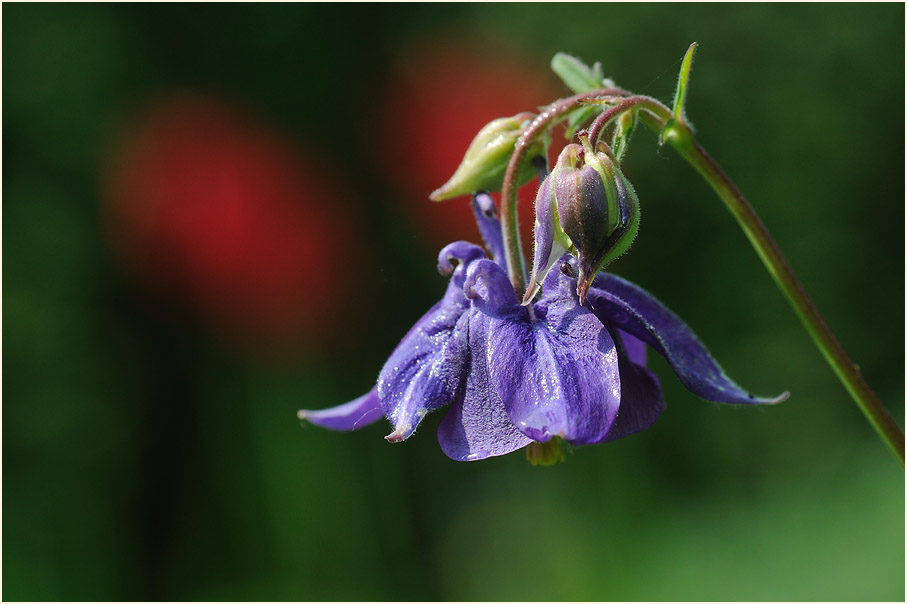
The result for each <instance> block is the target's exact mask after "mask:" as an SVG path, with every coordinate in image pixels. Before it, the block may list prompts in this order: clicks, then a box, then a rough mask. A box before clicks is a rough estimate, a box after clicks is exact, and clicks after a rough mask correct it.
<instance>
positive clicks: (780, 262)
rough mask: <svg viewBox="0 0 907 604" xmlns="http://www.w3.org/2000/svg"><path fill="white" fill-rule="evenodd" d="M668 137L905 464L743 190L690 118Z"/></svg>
mask: <svg viewBox="0 0 907 604" xmlns="http://www.w3.org/2000/svg"><path fill="white" fill-rule="evenodd" d="M664 141H665V142H667V143H670V144H671V146H672V147H674V149H676V150H677V152H678V153H679V154H680V156H681V157H683V158H684V159H685V160H686V161H687V162H689V163H690V165H692V166H693V167H694V168H695V169H696V171H697V172H699V174H700V175H701V176H702V177H703V178H704V179H705V180H706V182H708V183H709V185H711V187H712V189H714V190H715V192H716V193H717V194H718V197H720V198H721V201H723V202H724V205H725V206H727V208H728V210H730V211H731V214H733V215H734V218H735V219H736V220H737V223H738V224H739V225H740V227H741V228H742V229H743V232H744V233H745V234H746V236H747V238H748V239H749V240H750V243H751V244H752V245H753V248H755V250H756V253H757V254H759V257H760V258H761V259H762V263H763V264H765V267H766V268H767V269H768V272H769V273H770V274H771V276H772V278H773V279H774V280H775V283H776V284H777V285H778V287H779V288H780V289H781V291H782V292H783V293H784V295H785V297H787V300H788V302H790V304H791V306H792V307H793V309H794V311H795V312H796V313H797V316H798V317H799V318H800V321H801V322H802V323H803V325H804V327H806V330H807V331H808V332H809V335H810V337H812V339H813V341H814V342H815V343H816V346H818V347H819V350H820V351H821V352H822V355H823V356H824V357H825V360H826V361H827V362H828V364H829V365H831V368H832V369H833V370H834V372H835V373H836V374H837V375H838V379H840V380H841V382H842V383H843V384H844V387H845V388H846V389H847V391H848V392H849V393H850V396H851V397H853V400H854V401H855V402H856V404H857V406H858V407H859V408H860V410H861V411H862V412H863V414H864V415H865V416H866V419H868V420H869V423H870V424H871V425H872V427H873V428H875V430H876V432H878V434H879V436H880V437H881V438H882V440H883V441H885V443H886V444H887V445H888V446H889V447H890V448H891V450H892V452H893V453H894V454H895V456H897V458H898V460H899V461H900V462H901V464H902V465H903V464H904V433H903V432H902V431H901V429H900V427H898V425H897V423H895V421H894V419H893V418H892V417H891V414H889V413H888V410H887V409H885V407H884V406H883V405H882V403H881V401H880V400H879V398H878V397H877V396H876V394H875V393H874V392H873V391H872V389H871V388H870V387H869V384H867V383H866V380H865V379H864V378H863V375H862V374H861V373H860V370H859V369H858V368H857V366H856V364H855V363H854V362H853V361H852V360H851V359H850V357H849V356H848V355H847V352H845V350H844V347H843V346H841V343H840V342H839V341H838V339H837V338H836V337H835V334H834V332H832V330H831V328H830V327H829V326H828V324H827V323H826V322H825V319H823V318H822V315H821V314H820V313H819V310H818V309H817V308H816V305H815V304H814V303H813V301H812V300H811V299H810V297H809V294H807V293H806V290H805V289H804V288H803V285H802V284H801V283H800V281H799V279H797V277H796V275H795V274H794V271H793V269H792V268H791V267H790V265H789V264H788V263H787V260H786V259H785V258H784V255H783V254H782V253H781V250H780V249H779V248H778V245H777V244H776V243H775V241H774V240H773V239H772V236H771V235H770V234H769V233H768V230H767V229H766V228H765V225H764V224H763V223H762V221H761V220H760V219H759V216H758V215H757V214H756V212H755V210H753V208H752V206H750V204H749V202H748V201H747V200H746V198H745V197H744V196H743V193H742V192H741V191H740V189H738V188H737V186H736V185H735V184H734V182H733V181H732V180H731V179H730V177H728V175H727V174H725V173H724V171H723V170H722V169H721V168H720V167H719V166H718V164H716V163H715V161H714V160H713V159H712V158H711V156H709V154H708V153H707V152H706V150H705V149H703V148H702V145H700V144H699V143H698V142H697V141H696V139H695V138H693V134H692V132H690V129H689V128H688V127H687V126H686V125H685V124H683V123H677V122H676V121H675V122H674V123H673V124H671V125H670V127H669V128H668V129H667V131H665V132H664Z"/></svg>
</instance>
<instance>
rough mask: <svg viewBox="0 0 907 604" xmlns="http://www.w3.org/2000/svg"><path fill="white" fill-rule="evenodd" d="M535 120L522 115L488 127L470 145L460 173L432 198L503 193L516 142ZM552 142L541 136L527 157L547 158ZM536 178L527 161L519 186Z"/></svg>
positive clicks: (459, 169) (523, 167)
mask: <svg viewBox="0 0 907 604" xmlns="http://www.w3.org/2000/svg"><path fill="white" fill-rule="evenodd" d="M534 118H535V115H533V114H532V113H519V114H517V115H515V116H513V117H503V118H499V119H496V120H493V121H491V122H490V123H488V124H487V125H486V126H485V127H484V128H482V129H481V130H480V131H479V133H478V134H477V135H476V137H475V138H474V139H473V140H472V143H470V145H469V148H468V149H467V150H466V155H464V156H463V161H462V162H461V163H460V166H459V167H458V168H457V171H456V172H454V175H453V176H452V177H451V178H450V180H448V181H447V182H446V183H445V184H444V186H442V187H441V188H440V189H437V190H436V191H434V192H433V193H432V194H431V196H430V197H431V199H432V200H433V201H442V200H444V199H451V198H453V197H459V196H460V195H469V194H472V193H475V192H477V191H499V190H500V189H501V186H502V184H503V182H504V174H505V173H506V171H507V164H508V163H509V162H510V156H511V155H513V151H514V147H515V146H516V141H517V139H519V137H520V135H521V134H523V131H524V130H525V129H526V127H528V126H529V124H531V123H532V120H533V119H534ZM549 141H550V136H549V135H548V134H546V135H544V136H540V137H539V138H537V139H536V140H534V141H533V142H532V144H531V145H530V146H529V148H528V149H527V152H526V155H525V157H526V158H532V157H534V156H536V155H545V154H546V152H547V151H546V150H547V148H548V143H549ZM533 176H535V170H534V168H533V166H532V165H531V164H530V163H529V162H528V161H524V162H523V164H522V165H521V166H520V170H519V172H518V174H517V186H519V185H522V184H525V183H527V182H529V180H531V179H532V177H533Z"/></svg>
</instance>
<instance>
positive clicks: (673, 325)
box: [586, 273, 788, 404]
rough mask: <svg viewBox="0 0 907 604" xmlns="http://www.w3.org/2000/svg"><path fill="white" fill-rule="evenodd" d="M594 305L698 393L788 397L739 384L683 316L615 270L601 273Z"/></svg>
mask: <svg viewBox="0 0 907 604" xmlns="http://www.w3.org/2000/svg"><path fill="white" fill-rule="evenodd" d="M586 300H587V303H588V305H589V307H590V308H591V309H592V310H593V311H594V312H595V314H596V315H597V316H598V317H599V318H600V319H601V320H602V322H603V323H605V324H606V325H608V326H609V327H610V326H614V327H619V328H620V329H622V330H624V331H626V332H628V333H630V334H631V335H633V336H635V337H637V338H639V339H640V340H642V341H643V342H645V343H646V344H648V345H649V346H651V347H652V348H654V349H655V350H656V351H657V352H658V353H659V354H661V355H662V356H663V357H664V358H665V359H666V360H667V361H668V363H669V364H670V365H671V367H672V368H673V369H674V372H675V373H676V374H677V378H678V379H679V380H680V382H681V383H682V384H683V385H684V386H685V387H686V388H687V389H688V390H690V391H691V392H693V393H694V394H696V395H698V396H700V397H702V398H704V399H708V400H710V401H716V402H719V403H735V404H769V403H778V402H781V401H783V400H784V399H786V398H787V396H788V393H784V394H782V395H781V396H778V397H775V398H762V397H757V396H754V395H752V394H750V393H749V392H747V391H745V390H743V389H742V388H740V386H738V385H737V384H735V383H734V382H733V381H732V380H731V379H730V378H729V377H728V376H727V375H725V373H724V371H722V369H721V367H720V366H719V365H718V363H717V362H716V361H715V359H713V358H712V357H711V355H710V354H709V352H708V351H707V350H706V348H705V346H703V344H702V342H700V341H699V338H697V337H696V335H695V334H694V333H693V332H692V331H691V330H690V328H689V327H687V326H686V325H685V324H684V323H683V321H681V320H680V319H679V318H677V316H676V315H674V313H672V312H671V311H670V310H668V309H667V308H666V307H665V306H664V305H663V304H661V302H659V301H658V300H656V299H655V298H654V297H653V296H652V295H651V294H649V293H648V292H646V291H644V290H643V289H641V288H639V287H638V286H636V285H633V284H632V283H630V282H628V281H625V280H623V279H621V278H620V277H617V276H615V275H611V274H609V273H600V274H599V275H598V277H596V279H595V281H594V285H593V287H591V288H589V293H588V296H587V298H586Z"/></svg>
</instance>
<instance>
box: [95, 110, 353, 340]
mask: <svg viewBox="0 0 907 604" xmlns="http://www.w3.org/2000/svg"><path fill="white" fill-rule="evenodd" d="M105 176H106V182H105V186H106V193H107V204H106V209H107V223H108V227H109V228H108V231H109V236H110V239H111V242H112V244H113V247H114V249H115V252H116V253H117V255H118V256H119V258H120V259H121V260H122V262H123V263H124V266H125V267H126V269H127V270H128V271H129V272H130V273H133V274H134V275H135V276H136V277H137V278H138V279H139V280H140V281H141V282H142V283H143V284H144V285H146V286H148V287H150V288H151V289H152V290H153V291H154V292H156V293H158V294H160V295H163V296H166V297H168V298H170V299H175V300H177V301H180V302H188V303H189V304H190V305H191V306H192V307H193V308H194V309H195V310H196V311H197V312H198V313H199V314H201V315H202V316H203V317H204V318H205V319H206V320H208V321H209V322H210V323H212V324H213V325H214V326H215V327H216V328H217V329H218V331H220V332H221V333H226V335H228V336H230V337H231V338H239V339H240V340H241V341H242V343H244V344H253V345H264V346H266V347H269V348H271V347H274V346H277V347H280V348H285V347H287V346H289V347H292V348H298V347H299V346H300V345H303V347H307V345H311V344H312V343H313V341H320V340H323V339H325V338H324V336H326V335H327V334H326V330H327V329H328V326H329V325H330V324H331V321H330V319H331V318H333V317H334V316H335V314H336V313H337V309H336V307H335V305H334V304H333V302H334V301H335V300H336V298H337V297H338V296H342V295H343V293H344V290H343V288H344V287H346V280H344V279H338V278H337V275H336V272H335V267H337V266H344V265H347V264H346V260H345V259H344V258H345V257H346V256H345V255H346V254H351V253H352V250H350V249H349V246H347V245H343V246H340V245H336V243H337V242H336V241H334V240H333V239H332V235H331V233H333V232H335V231H337V232H339V233H340V234H339V235H338V236H340V237H342V238H343V240H345V241H347V242H349V241H356V240H358V238H356V237H354V235H353V234H351V233H349V232H348V231H349V230H350V228H351V226H352V225H351V220H350V218H351V217H350V216H349V215H348V213H346V212H345V211H344V204H343V203H341V202H340V199H339V198H340V197H341V194H340V192H339V191H338V190H337V188H336V186H335V184H334V183H336V182H337V180H336V179H334V178H332V177H331V176H330V175H329V172H327V171H326V170H325V167H324V166H321V165H316V164H315V162H314V160H313V157H312V154H307V153H304V152H300V151H298V150H296V149H294V148H292V147H291V146H290V145H289V144H288V143H286V142H284V141H282V140H281V139H280V137H278V136H277V135H275V134H274V133H272V132H269V131H268V130H267V129H266V128H264V127H262V126H261V125H259V124H256V123H254V122H253V121H252V120H250V119H249V118H248V116H245V115H244V114H242V113H241V112H239V111H237V110H235V109H233V108H231V107H229V106H227V105H225V104H223V103H222V102H220V101H218V100H215V99H212V98H207V97H204V96H201V95H195V94H188V93H183V94H174V95H171V96H169V97H166V98H164V99H162V100H160V101H158V102H155V103H153V104H152V105H150V106H149V107H148V108H147V109H146V110H145V111H144V112H143V113H142V114H141V115H140V116H139V119H137V120H136V121H135V122H134V123H133V124H132V125H131V127H130V128H128V129H127V131H126V133H125V136H123V137H122V140H121V141H120V144H119V145H118V147H117V150H116V153H115V155H114V156H113V158H112V165H111V169H110V170H108V172H107V173H106V175H105ZM329 183H330V184H329ZM308 347H310V346H308Z"/></svg>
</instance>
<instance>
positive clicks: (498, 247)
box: [472, 193, 506, 266]
mask: <svg viewBox="0 0 907 604" xmlns="http://www.w3.org/2000/svg"><path fill="white" fill-rule="evenodd" d="M472 213H473V215H474V216H475V217H476V224H478V225H479V232H480V233H481V234H482V239H484V240H485V249H487V250H488V253H489V254H490V255H491V259H492V260H494V261H495V262H497V263H498V264H500V265H501V266H504V263H505V262H506V260H505V256H504V236H503V235H502V234H501V221H500V220H498V210H497V208H496V207H495V205H494V200H493V199H492V198H491V196H490V195H488V193H476V194H475V196H473V198H472Z"/></svg>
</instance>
